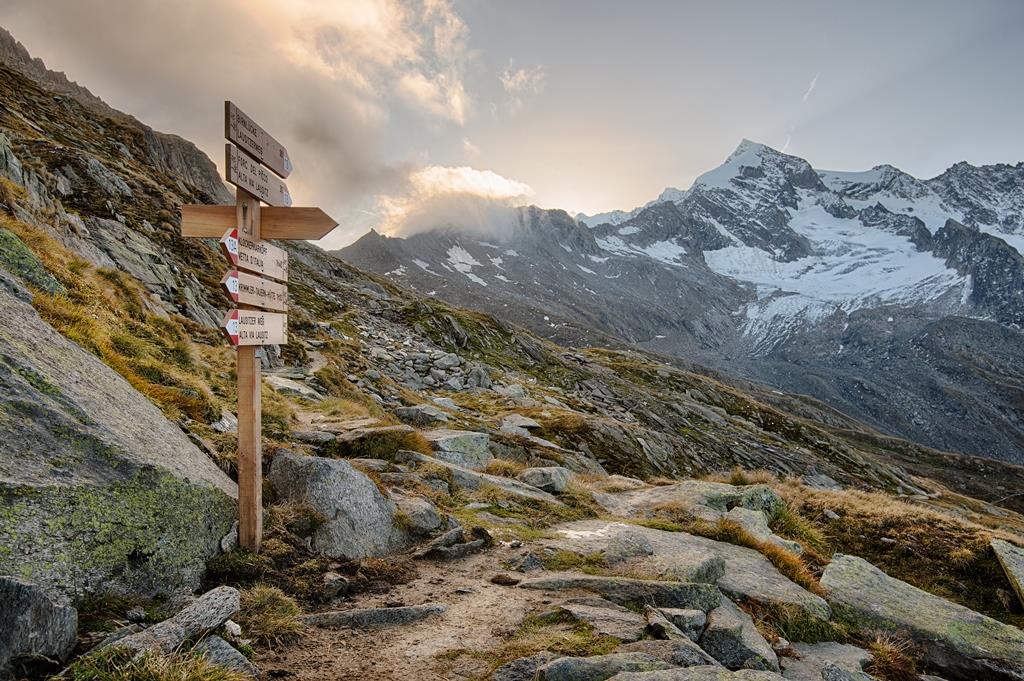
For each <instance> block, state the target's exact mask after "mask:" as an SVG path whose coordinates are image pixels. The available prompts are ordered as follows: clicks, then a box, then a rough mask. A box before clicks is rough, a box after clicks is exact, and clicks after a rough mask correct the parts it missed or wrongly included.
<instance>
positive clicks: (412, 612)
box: [302, 604, 445, 629]
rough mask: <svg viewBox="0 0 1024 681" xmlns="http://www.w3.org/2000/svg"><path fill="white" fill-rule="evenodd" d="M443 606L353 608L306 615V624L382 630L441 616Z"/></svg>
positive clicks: (332, 627) (329, 627)
mask: <svg viewBox="0 0 1024 681" xmlns="http://www.w3.org/2000/svg"><path fill="white" fill-rule="evenodd" d="M444 611H445V607H444V606H443V605H434V604H430V605H413V606H400V607H395V608H353V609H352V610H338V611H335V612H318V613H314V614H311V615H305V616H304V617H303V618H302V620H303V622H305V623H306V624H309V625H311V626H315V627H323V628H327V629H346V628H347V629H381V628H384V627H393V626H398V625H401V624H410V623H412V622H418V621H420V620H423V619H426V618H428V617H434V616H436V615H440V614H441V613H443V612H444Z"/></svg>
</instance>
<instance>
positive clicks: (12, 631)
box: [0, 577, 78, 678]
mask: <svg viewBox="0 0 1024 681" xmlns="http://www.w3.org/2000/svg"><path fill="white" fill-rule="evenodd" d="M77 632H78V613H77V612H75V609H74V608H72V607H71V606H69V605H66V604H61V603H56V602H54V601H53V600H52V599H51V598H50V597H49V596H47V595H46V594H45V593H43V590H42V589H40V588H38V587H35V586H33V585H31V584H29V583H28V582H23V581H21V580H19V579H13V578H10V577H0V678H5V677H6V676H7V675H8V674H11V673H13V674H14V675H15V676H19V674H18V671H19V669H18V668H19V667H20V666H22V664H23V663H24V664H27V665H29V666H31V667H32V668H35V669H40V668H43V669H45V668H46V667H47V666H49V667H50V669H51V670H52V669H53V668H54V667H56V666H57V665H59V664H60V663H61V662H64V661H66V660H67V659H68V656H69V655H70V654H71V650H72V649H73V648H74V647H75V635H76V634H77Z"/></svg>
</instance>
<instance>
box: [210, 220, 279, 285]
mask: <svg viewBox="0 0 1024 681" xmlns="http://www.w3.org/2000/svg"><path fill="white" fill-rule="evenodd" d="M220 248H221V251H223V253H224V256H225V257H226V258H227V259H228V260H229V261H230V262H231V264H232V265H234V266H235V267H237V268H238V269H240V270H248V271H249V272H255V273H257V274H263V275H265V276H268V277H271V278H272V279H279V280H281V281H288V252H287V251H285V250H284V249H282V248H278V247H277V246H272V245H270V244H268V243H267V242H266V241H253V240H252V239H247V238H245V237H244V236H243V237H241V238H239V236H238V230H237V229H229V230H228V231H227V232H225V233H224V236H222V237H221V238H220Z"/></svg>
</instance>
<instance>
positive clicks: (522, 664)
mask: <svg viewBox="0 0 1024 681" xmlns="http://www.w3.org/2000/svg"><path fill="white" fill-rule="evenodd" d="M560 657H562V656H561V655H557V654H555V653H552V652H548V651H547V650H544V651H541V652H539V653H537V654H536V655H531V656H530V657H521V658H519V659H518V660H512V661H511V662H509V663H507V664H504V665H502V666H501V667H498V670H497V671H495V672H494V676H492V677H491V681H534V680H535V679H536V678H537V670H538V669H540V668H541V667H543V666H544V665H546V664H547V663H548V662H551V661H552V660H557V659H558V658H560Z"/></svg>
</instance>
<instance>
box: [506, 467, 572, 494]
mask: <svg viewBox="0 0 1024 681" xmlns="http://www.w3.org/2000/svg"><path fill="white" fill-rule="evenodd" d="M571 478H572V471H570V470H569V469H568V468H562V467H561V466H544V467H542V468H527V469H525V470H523V471H521V472H520V473H519V475H517V476H516V479H517V480H519V481H520V482H525V483H526V484H527V485H533V486H534V487H536V488H537V489H540V490H543V491H545V492H551V493H553V494H560V493H562V492H564V491H565V488H566V487H568V485H569V480H570V479H571Z"/></svg>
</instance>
